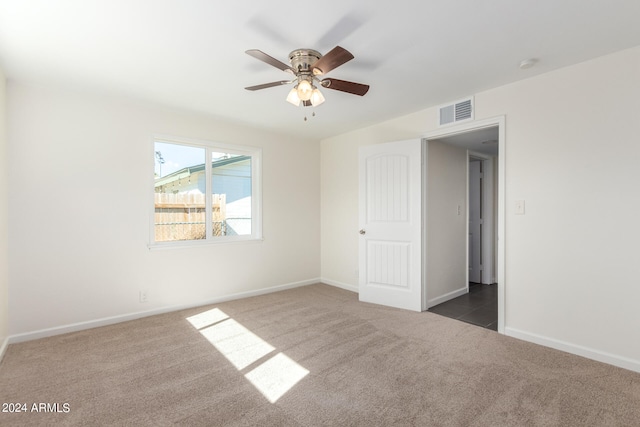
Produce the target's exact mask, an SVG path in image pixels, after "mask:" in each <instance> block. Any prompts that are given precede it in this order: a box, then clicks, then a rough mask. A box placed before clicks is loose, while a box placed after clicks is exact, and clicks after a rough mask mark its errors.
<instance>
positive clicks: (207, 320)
mask: <svg viewBox="0 0 640 427" xmlns="http://www.w3.org/2000/svg"><path fill="white" fill-rule="evenodd" d="M228 318H229V316H227V315H226V314H225V312H224V311H222V310H220V309H219V308H212V309H211V310H207V311H203V312H202V313H199V314H196V315H195V316H191V317H187V320H188V321H189V323H191V324H192V325H193V327H194V328H196V329H198V330H200V329H202V328H205V327H207V326H211V325H214V324H216V323H218V322H222V321H223V320H227V319H228Z"/></svg>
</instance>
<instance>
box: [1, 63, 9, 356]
mask: <svg viewBox="0 0 640 427" xmlns="http://www.w3.org/2000/svg"><path fill="white" fill-rule="evenodd" d="M6 115H7V111H6V79H5V76H4V73H3V72H2V69H0V358H2V354H3V353H4V349H5V343H6V339H7V336H8V335H9V253H8V250H9V242H8V241H9V239H8V234H9V219H8V218H9V198H8V196H7V191H8V188H9V183H8V179H9V174H8V173H7V167H8V166H9V161H8V159H7V138H6V132H7V127H6Z"/></svg>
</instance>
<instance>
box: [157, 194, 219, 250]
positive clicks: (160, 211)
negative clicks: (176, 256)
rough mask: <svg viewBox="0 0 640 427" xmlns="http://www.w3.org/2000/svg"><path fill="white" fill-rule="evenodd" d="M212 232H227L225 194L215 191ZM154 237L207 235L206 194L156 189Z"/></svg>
mask: <svg viewBox="0 0 640 427" xmlns="http://www.w3.org/2000/svg"><path fill="white" fill-rule="evenodd" d="M212 208H213V218H212V222H213V235H214V236H224V235H225V234H226V222H225V220H226V195H224V194H213V195H212ZM154 223H155V227H154V228H155V241H156V242H168V241H174V240H199V239H204V238H206V230H207V227H206V209H205V196H204V194H188V193H182V194H181V193H178V194H171V193H155V219H154Z"/></svg>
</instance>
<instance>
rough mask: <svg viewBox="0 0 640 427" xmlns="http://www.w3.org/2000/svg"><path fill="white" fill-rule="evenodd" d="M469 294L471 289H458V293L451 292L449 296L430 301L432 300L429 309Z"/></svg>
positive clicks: (445, 295)
mask: <svg viewBox="0 0 640 427" xmlns="http://www.w3.org/2000/svg"><path fill="white" fill-rule="evenodd" d="M467 292H469V289H468V288H466V287H464V288H460V289H458V290H456V291H453V292H449V293H448V294H444V295H442V296H439V297H437V298H433V299H430V300H428V301H427V308H431V307H433V306H436V305H438V304H442V303H443V302H447V301H449V300H450V299H454V298H456V297H459V296H461V295H464V294H466V293H467Z"/></svg>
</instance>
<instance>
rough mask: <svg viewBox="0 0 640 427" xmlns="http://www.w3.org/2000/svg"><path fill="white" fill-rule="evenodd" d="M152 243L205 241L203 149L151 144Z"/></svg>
mask: <svg viewBox="0 0 640 427" xmlns="http://www.w3.org/2000/svg"><path fill="white" fill-rule="evenodd" d="M154 154H155V171H154V172H155V194H154V198H155V220H154V230H155V241H156V242H168V241H176V240H198V239H205V238H206V234H207V233H206V218H205V217H206V211H205V192H206V190H205V183H206V179H205V158H206V157H205V156H206V155H205V149H204V148H199V147H190V146H186V145H180V144H169V143H165V142H156V143H155V153H154Z"/></svg>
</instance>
